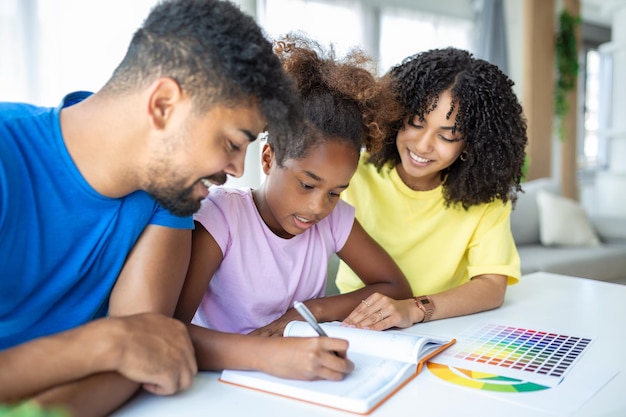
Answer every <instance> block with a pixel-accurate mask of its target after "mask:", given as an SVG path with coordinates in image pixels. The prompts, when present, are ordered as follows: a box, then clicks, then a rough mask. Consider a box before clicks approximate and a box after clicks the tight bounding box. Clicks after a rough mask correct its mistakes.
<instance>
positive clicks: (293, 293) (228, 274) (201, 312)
mask: <svg viewBox="0 0 626 417" xmlns="http://www.w3.org/2000/svg"><path fill="white" fill-rule="evenodd" d="M194 219H195V220H196V221H197V222H199V223H200V224H202V226H204V228H205V229H206V230H207V231H208V232H209V233H210V234H211V235H212V236H213V238H214V239H215V241H216V242H217V244H218V245H219V247H220V248H221V249H222V253H223V260H222V263H221V265H220V267H219V268H218V270H217V272H216V273H215V275H214V276H213V278H212V279H211V282H210V284H209V288H207V290H206V292H205V293H204V296H203V298H202V302H201V304H200V306H199V308H198V311H197V312H196V314H195V317H194V319H193V323H195V324H198V325H200V326H204V327H208V328H210V329H215V330H220V331H225V332H233V333H249V332H251V331H253V330H255V329H258V328H260V327H263V326H265V325H267V324H269V323H271V322H272V321H274V320H275V319H277V318H279V317H281V316H282V315H283V314H284V313H285V312H286V311H287V310H288V309H289V308H291V307H292V306H293V302H294V301H305V300H309V299H312V298H319V297H322V296H324V294H325V291H326V270H327V267H328V261H329V259H330V257H331V255H332V254H334V253H336V252H338V251H339V250H341V248H342V247H343V245H344V244H345V243H346V240H347V239H348V236H349V235H350V231H351V230H352V225H353V223H354V208H353V207H352V206H350V205H349V204H347V203H346V202H344V201H343V200H339V202H338V204H337V206H336V207H335V209H334V210H333V211H332V212H331V214H330V215H329V216H327V217H326V218H324V219H323V220H322V221H320V222H319V223H317V224H315V225H314V226H312V227H311V228H310V229H308V230H307V231H305V232H304V233H302V234H300V235H297V236H294V237H292V238H291V239H284V238H281V237H278V236H276V235H275V234H274V233H273V232H272V231H271V230H270V229H269V228H268V227H267V226H266V225H265V223H264V222H263V219H262V218H261V216H260V214H259V212H258V210H257V208H256V206H255V205H254V201H253V199H252V193H251V190H250V189H237V188H226V187H213V188H211V192H210V194H209V196H208V197H207V198H206V199H205V200H204V201H203V202H202V207H201V208H200V210H199V211H198V212H197V213H196V214H195V215H194Z"/></svg>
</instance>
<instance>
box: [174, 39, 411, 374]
mask: <svg viewBox="0 0 626 417" xmlns="http://www.w3.org/2000/svg"><path fill="white" fill-rule="evenodd" d="M275 49H276V53H277V54H278V55H279V57H280V58H281V60H282V62H283V65H284V68H285V69H286V70H287V72H288V73H289V74H291V75H292V77H293V78H294V80H295V83H296V86H297V89H298V90H299V92H300V94H301V96H302V100H303V109H304V115H305V118H306V119H307V120H308V121H309V123H310V126H309V132H307V134H305V135H302V136H301V137H300V138H298V139H296V140H295V141H290V142H286V141H285V139H284V138H282V137H279V136H273V135H271V134H270V135H269V136H268V138H267V143H266V144H265V145H264V146H263V149H262V156H261V162H262V168H263V171H264V173H265V174H266V175H267V177H266V179H265V181H264V183H263V184H262V186H261V187H260V188H258V189H255V190H248V189H245V190H244V189H229V188H224V187H215V188H212V189H211V192H210V194H209V196H208V197H207V199H206V200H204V201H203V204H202V208H201V209H200V211H199V212H198V213H197V214H196V215H195V220H196V229H195V231H194V234H193V244H192V257H191V262H190V266H189V270H188V275H187V279H186V283H185V286H184V288H183V291H182V295H181V299H180V302H179V305H178V309H177V317H179V318H181V319H182V320H184V321H190V320H191V319H192V318H193V317H194V314H195V318H194V319H193V323H194V324H197V325H199V326H200V327H202V329H201V330H198V329H200V327H198V326H192V329H193V331H194V332H196V333H193V334H196V337H197V339H196V340H201V342H200V348H199V349H198V347H196V354H197V356H198V357H199V364H200V368H201V369H202V368H203V366H202V364H203V363H208V361H211V360H212V358H214V357H215V356H218V357H222V358H226V359H224V360H216V359H213V360H212V362H211V363H210V369H215V368H222V367H229V368H232V367H237V368H241V367H245V365H243V364H242V363H241V362H238V361H237V360H236V359H234V358H232V357H231V356H230V354H231V350H232V349H231V348H230V347H226V345H224V344H222V345H221V346H222V347H221V351H220V352H218V353H217V354H216V346H217V345H218V344H219V342H217V339H219V338H220V337H223V336H216V334H217V333H216V332H210V331H209V330H207V329H204V328H208V329H213V330H220V331H223V332H230V333H244V334H247V333H252V335H249V336H248V337H256V338H255V339H253V340H254V342H253V343H256V347H253V348H250V349H248V350H247V352H246V355H257V356H258V361H257V362H259V361H260V362H263V360H265V359H266V358H265V357H263V355H266V353H265V352H263V351H261V350H259V349H262V348H259V346H264V344H265V343H266V342H265V340H269V339H268V338H259V337H258V336H259V335H267V336H272V335H277V336H278V335H282V331H283V329H284V326H285V325H286V324H287V323H288V322H289V321H291V320H300V319H301V318H300V316H299V314H298V313H297V312H296V311H295V310H294V309H293V308H292V305H293V302H294V301H305V304H306V305H307V306H308V307H309V309H310V310H311V311H312V312H313V314H314V315H315V317H316V318H317V320H318V321H332V320H343V319H344V318H346V316H347V315H348V313H350V311H352V310H353V309H354V307H355V306H356V305H357V304H358V303H359V302H360V301H361V300H362V299H364V298H366V297H367V296H369V295H370V294H373V293H374V292H378V293H382V294H386V295H389V296H391V297H395V298H405V297H408V296H410V294H411V290H410V287H409V285H408V282H407V281H406V279H405V277H404V275H403V274H402V272H401V271H400V269H399V268H398V267H397V265H396V264H395V263H394V261H393V260H392V259H391V257H390V256H389V255H388V254H387V253H386V252H385V251H384V250H383V249H382V248H381V247H380V246H379V245H378V244H377V243H376V242H375V241H374V240H373V239H372V238H370V237H369V235H368V234H367V233H366V232H365V231H364V230H363V228H362V227H361V225H360V224H359V222H358V221H356V220H355V219H354V209H353V208H352V207H351V206H350V205H348V204H347V203H345V202H344V201H342V200H341V199H340V194H341V193H342V192H343V191H344V190H345V189H346V188H347V187H348V185H349V183H350V179H351V177H352V175H353V174H354V172H355V170H356V167H357V164H358V160H359V154H360V150H361V148H362V147H365V148H367V149H372V150H377V146H380V142H381V140H382V138H383V137H384V134H385V132H384V130H382V128H381V126H385V125H389V121H385V120H384V119H385V118H391V117H392V116H393V114H394V113H393V112H394V111H395V110H394V109H397V107H394V105H393V104H394V100H393V97H392V95H391V94H390V91H389V90H388V89H386V88H383V86H382V85H380V84H378V83H377V81H376V79H375V77H374V76H373V75H372V73H371V72H370V71H369V70H367V68H366V65H367V64H368V63H369V61H368V59H367V58H366V57H365V56H364V55H363V54H361V53H358V52H353V53H352V54H351V55H349V57H348V59H347V60H346V61H343V62H342V61H336V60H335V59H334V57H333V55H332V51H331V53H330V55H328V56H327V57H326V56H325V55H324V53H323V51H322V50H321V48H320V47H319V46H318V45H316V44H314V43H313V42H311V41H308V40H306V39H304V38H301V37H300V38H298V37H293V36H290V37H287V38H286V39H285V40H283V41H280V42H278V43H277V44H276V48H275ZM381 119H382V122H381V121H380V120H381ZM334 253H337V254H338V256H339V257H340V258H341V259H343V260H344V261H345V262H346V263H347V264H348V265H350V266H351V267H352V268H353V269H354V271H356V273H357V274H358V275H359V277H360V278H361V279H362V281H363V282H364V287H363V288H360V289H358V290H356V291H354V292H353V293H350V294H344V295H337V296H334V297H329V298H323V295H324V294H325V287H326V272H327V265H328V260H329V258H330V257H331V255H333V254H334ZM196 310H197V312H196ZM192 337H194V336H192ZM286 339H290V338H286ZM298 339H299V338H298ZM318 339H319V338H318ZM322 339H324V338H322ZM280 340H281V341H284V340H285V339H283V338H280ZM251 343H252V342H251ZM274 345H275V346H276V347H274V350H273V351H269V352H271V353H267V355H268V356H269V355H271V356H273V357H276V358H281V357H284V362H286V361H287V360H289V359H290V357H291V356H293V352H292V350H293V348H292V347H290V346H288V345H287V344H285V343H282V344H280V345H278V344H276V343H275V344H274ZM196 346H197V344H196ZM281 347H283V348H284V349H285V354H284V355H280V354H278V355H277V354H276V353H277V350H276V349H277V348H278V349H280V348H281ZM341 347H342V348H343V352H345V347H346V346H345V345H342V346H341ZM287 349H289V350H287ZM324 353H325V354H327V355H328V354H330V353H332V352H330V351H328V350H326V351H324ZM335 359H338V358H336V357H335ZM339 359H341V358H339ZM278 360H280V359H278ZM312 360H317V358H314V357H313V356H309V357H307V358H306V360H303V361H302V362H301V363H295V361H294V364H293V365H292V369H291V370H290V371H291V374H292V375H291V376H292V377H293V376H294V375H295V377H300V378H301V377H303V376H304V377H310V376H307V375H305V374H304V372H299V370H301V369H307V370H308V369H312V368H311V361H312ZM227 364H228V365H227ZM266 371H267V368H266ZM269 372H270V373H275V372H274V370H273V369H272V368H269ZM314 377H320V375H314ZM321 377H325V375H321Z"/></svg>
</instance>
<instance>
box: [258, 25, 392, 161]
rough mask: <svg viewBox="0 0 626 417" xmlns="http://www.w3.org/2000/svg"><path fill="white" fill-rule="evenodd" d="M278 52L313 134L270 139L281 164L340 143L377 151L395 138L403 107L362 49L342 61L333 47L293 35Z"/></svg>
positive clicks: (277, 44)
mask: <svg viewBox="0 0 626 417" xmlns="http://www.w3.org/2000/svg"><path fill="white" fill-rule="evenodd" d="M274 52H275V53H276V54H277V55H278V57H279V58H280V60H281V62H282V64H283V68H284V69H285V71H286V72H287V74H289V75H290V76H291V77H292V78H293V80H294V84H295V85H296V89H297V90H298V92H299V93H300V96H301V100H302V105H303V113H304V118H305V120H307V121H308V123H309V125H310V127H312V129H310V130H309V132H308V134H304V135H301V137H299V138H295V139H294V138H292V139H291V140H290V142H289V143H285V142H284V141H281V140H280V138H279V137H274V136H272V135H271V133H270V135H269V136H268V143H269V144H270V145H271V146H272V148H273V149H274V153H275V157H276V161H277V163H278V165H279V166H282V163H283V161H285V160H286V159H302V158H304V157H305V156H306V155H307V154H308V152H309V151H310V149H311V148H312V147H313V146H316V145H319V144H320V143H322V142H325V141H328V140H341V141H344V142H346V143H349V144H351V145H353V146H354V149H355V150H356V151H357V155H358V154H359V153H360V151H361V149H363V148H365V149H366V150H367V151H369V152H378V151H379V150H380V148H381V146H382V143H383V140H384V138H386V137H387V136H389V135H390V134H391V126H392V121H393V120H395V119H397V118H398V115H399V114H400V112H401V108H400V106H399V105H398V103H397V101H396V100H395V97H394V95H393V92H392V91H391V90H390V89H389V88H388V86H387V85H386V84H384V83H382V82H380V80H379V79H378V78H377V77H376V75H375V69H374V66H373V64H372V59H371V58H370V57H368V56H367V55H366V54H365V53H363V52H362V51H360V50H358V49H353V50H351V51H350V52H349V53H348V54H347V55H346V56H345V58H343V59H338V58H337V57H336V56H335V51H334V49H333V48H332V46H331V47H330V48H329V49H328V50H326V49H324V48H323V47H322V46H321V45H320V44H319V43H318V42H316V41H314V40H311V39H308V38H307V37H306V36H305V35H303V34H301V33H296V32H292V33H289V34H288V35H286V36H284V37H283V38H282V39H279V40H277V41H275V42H274Z"/></svg>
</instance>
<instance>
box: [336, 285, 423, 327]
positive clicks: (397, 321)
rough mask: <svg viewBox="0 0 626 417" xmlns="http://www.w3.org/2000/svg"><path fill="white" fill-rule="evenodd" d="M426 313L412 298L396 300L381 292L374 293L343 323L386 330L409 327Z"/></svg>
mask: <svg viewBox="0 0 626 417" xmlns="http://www.w3.org/2000/svg"><path fill="white" fill-rule="evenodd" d="M423 315H424V313H422V311H421V310H419V309H418V308H417V306H416V305H415V302H414V301H413V299H412V298H409V299H406V300H394V299H393V298H390V297H387V296H385V295H382V294H380V293H374V294H372V295H370V296H369V297H367V298H366V299H365V300H362V301H361V303H360V304H359V305H358V306H357V307H356V308H355V309H354V310H352V312H351V313H350V314H349V315H348V317H346V319H345V320H344V321H343V325H346V326H354V327H359V328H364V329H371V330H385V329H388V328H390V327H409V326H412V325H413V324H414V323H417V322H419V321H421V320H422V319H423Z"/></svg>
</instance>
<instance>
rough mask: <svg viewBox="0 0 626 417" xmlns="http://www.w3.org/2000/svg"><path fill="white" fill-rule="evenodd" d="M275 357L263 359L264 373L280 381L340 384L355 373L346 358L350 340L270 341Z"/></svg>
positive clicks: (350, 362)
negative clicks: (347, 376) (296, 380)
mask: <svg viewBox="0 0 626 417" xmlns="http://www.w3.org/2000/svg"><path fill="white" fill-rule="evenodd" d="M266 340H267V343H273V344H274V346H272V347H271V351H272V352H274V353H273V354H272V355H269V356H267V357H264V358H263V361H262V363H263V369H261V370H262V371H263V372H266V373H269V374H271V375H274V376H278V377H280V378H289V379H300V380H308V381H312V380H320V379H328V380H331V381H340V380H342V379H343V378H344V377H345V376H346V375H347V374H349V373H350V372H352V371H353V370H354V364H353V363H352V361H350V360H349V359H347V358H346V352H347V350H348V341H347V340H343V339H336V338H330V337H285V338H280V339H278V338H276V339H274V338H270V339H266Z"/></svg>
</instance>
